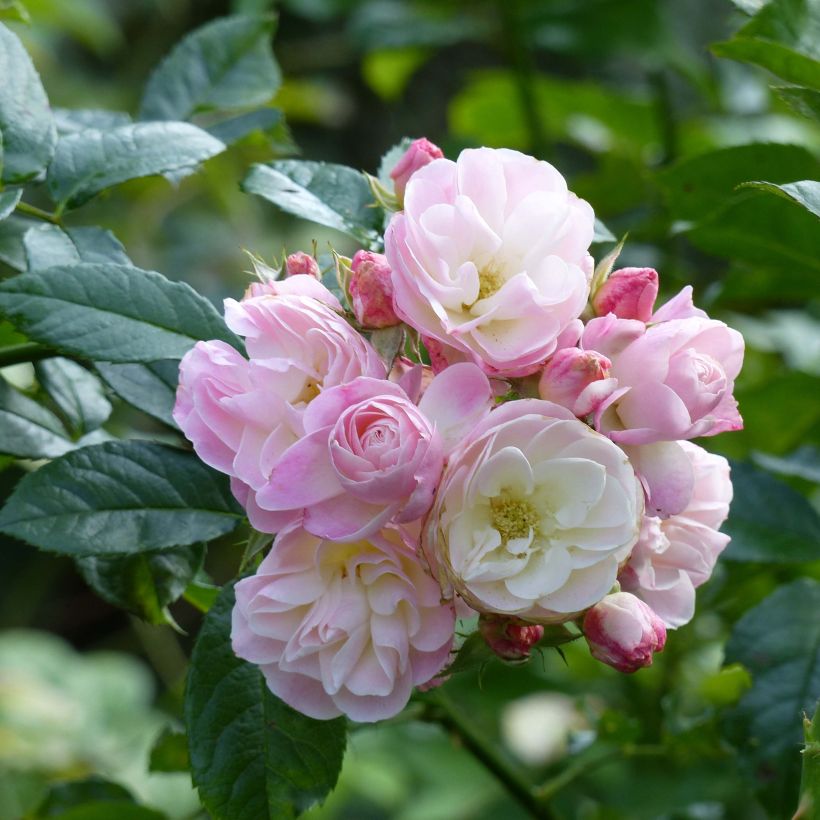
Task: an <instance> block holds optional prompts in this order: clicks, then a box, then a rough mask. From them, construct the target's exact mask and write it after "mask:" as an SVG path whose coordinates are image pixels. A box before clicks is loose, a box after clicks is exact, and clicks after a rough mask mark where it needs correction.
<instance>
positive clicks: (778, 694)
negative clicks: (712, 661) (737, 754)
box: [726, 578, 820, 817]
mask: <svg viewBox="0 0 820 820" xmlns="http://www.w3.org/2000/svg"><path fill="white" fill-rule="evenodd" d="M818 612H820V584H818V583H817V582H816V581H812V580H809V579H806V578H804V579H801V580H798V581H794V582H793V583H791V584H788V585H787V586H782V587H780V588H779V589H778V590H776V591H775V592H774V593H773V594H772V595H770V596H769V597H768V598H766V599H765V600H764V601H763V602H762V603H761V604H760V605H759V606H757V607H755V608H754V609H752V610H751V611H749V612H747V613H746V614H745V615H744V616H743V617H742V618H741V619H740V620H739V621H738V622H737V624H736V625H735V628H734V631H733V632H732V636H731V638H730V639H729V643H728V644H727V646H726V662H727V663H742V664H743V665H744V666H745V667H746V668H747V669H748V670H749V672H751V674H752V680H753V685H752V688H751V689H750V690H749V691H748V692H747V693H746V694H745V695H744V696H743V698H742V699H741V701H740V703H739V704H738V706H737V708H736V709H734V710H733V711H732V713H731V714H730V721H729V724H730V727H731V734H732V737H733V738H734V739H735V741H736V742H737V743H738V745H739V746H740V747H741V750H742V752H743V754H744V757H745V759H746V761H747V762H748V764H749V765H750V766H751V768H752V771H753V774H754V776H755V779H756V780H757V785H758V786H759V787H760V788H761V789H763V790H764V794H765V798H766V801H767V802H768V803H769V804H770V805H771V806H773V807H774V808H775V812H774V814H775V816H777V817H790V816H791V814H792V812H793V811H794V807H795V803H796V795H797V786H798V781H799V772H800V751H799V749H800V745H799V744H800V741H801V736H802V732H801V728H802V727H801V718H802V713H803V712H810V711H811V709H813V707H814V705H815V703H816V701H817V695H818V692H820V618H818V617H817V613H818Z"/></svg>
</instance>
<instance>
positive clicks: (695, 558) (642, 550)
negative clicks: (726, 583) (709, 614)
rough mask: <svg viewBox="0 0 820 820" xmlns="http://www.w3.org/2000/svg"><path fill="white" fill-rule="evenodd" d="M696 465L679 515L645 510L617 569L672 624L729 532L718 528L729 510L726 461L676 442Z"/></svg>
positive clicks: (688, 613) (684, 619)
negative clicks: (633, 541) (660, 515)
mask: <svg viewBox="0 0 820 820" xmlns="http://www.w3.org/2000/svg"><path fill="white" fill-rule="evenodd" d="M680 446H681V447H682V448H683V450H684V452H685V454H686V456H687V457H688V458H689V460H690V462H691V465H692V468H693V471H694V479H695V480H694V488H693V490H692V493H691V500H690V502H689V504H688V506H687V507H686V509H685V510H683V511H682V512H681V513H680V514H679V515H673V516H671V517H670V518H668V519H666V520H665V521H664V520H661V519H660V518H656V517H650V516H646V517H645V518H644V521H643V526H642V527H641V534H640V537H639V538H638V543H637V544H636V545H635V548H634V549H633V551H632V554H631V555H630V557H629V561H628V563H627V564H626V566H625V567H624V568H623V569H622V570H621V574H620V576H619V580H620V582H621V586H622V587H623V588H624V589H626V590H629V591H630V592H633V593H634V594H635V595H637V596H638V597H639V598H641V599H643V600H644V601H646V603H647V604H649V606H651V607H652V609H653V610H655V612H657V614H658V615H659V616H660V617H661V618H662V619H663V620H664V622H665V623H666V625H667V626H668V627H670V628H673V629H674V628H676V627H679V626H683V624H685V623H688V622H689V621H690V620H691V619H692V616H693V614H694V612H695V588H696V587H699V586H700V585H701V584H703V583H704V582H705V581H707V580H708V579H709V577H710V575H711V574H712V570H713V569H714V566H715V562H716V561H717V558H718V555H720V553H721V552H722V551H723V550H724V549H725V548H726V545H727V544H728V543H729V536H728V535H724V534H723V533H721V532H718V529H719V528H720V526H721V525H722V524H723V522H724V521H725V520H726V517H727V516H728V514H729V504H730V503H731V500H732V482H731V479H730V477H729V463H728V462H727V461H726V459H725V458H723V457H722V456H718V455H715V454H713V453H709V452H707V451H706V450H704V449H702V448H701V447H698V446H697V445H695V444H692V443H691V442H688V441H684V442H680Z"/></svg>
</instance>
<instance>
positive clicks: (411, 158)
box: [390, 137, 444, 203]
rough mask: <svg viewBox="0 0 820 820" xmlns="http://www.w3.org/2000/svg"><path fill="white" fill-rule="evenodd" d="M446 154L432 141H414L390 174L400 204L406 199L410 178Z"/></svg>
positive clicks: (423, 138)
mask: <svg viewBox="0 0 820 820" xmlns="http://www.w3.org/2000/svg"><path fill="white" fill-rule="evenodd" d="M443 156H444V154H443V153H442V151H441V148H439V147H438V145H433V143H432V142H430V140H428V139H426V138H425V137H422V138H421V139H417V140H413V142H411V143H410V147H409V148H408V149H407V150H406V151H405V152H404V154H403V155H402V158H401V159H400V160H399V161H398V162H397V163H396V167H395V168H393V170H392V171H391V172H390V178H391V179H392V180H393V187H394V189H395V191H396V198H397V199H398V200H399V203H401V202H402V200H403V199H404V191H405V189H406V188H407V182H408V181H409V179H410V177H411V176H413V174H415V173H416V171H418V170H419V168H424V166H425V165H429V164H430V163H431V162H432V161H433V160H434V159H441V158H442V157H443Z"/></svg>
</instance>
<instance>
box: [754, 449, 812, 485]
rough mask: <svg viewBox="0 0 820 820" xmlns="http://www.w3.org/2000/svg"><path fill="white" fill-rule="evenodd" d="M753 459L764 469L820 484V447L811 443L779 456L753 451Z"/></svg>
mask: <svg viewBox="0 0 820 820" xmlns="http://www.w3.org/2000/svg"><path fill="white" fill-rule="evenodd" d="M752 459H753V460H754V462H755V463H756V464H759V465H760V466H761V467H763V469H764V470H769V471H770V472H773V473H778V474H779V475H786V476H794V477H796V478H802V479H804V480H805V481H813V482H814V483H815V484H820V448H818V447H814V446H812V445H811V444H805V445H803V446H802V447H798V448H797V449H796V450H795V451H794V452H793V453H789V455H787V456H779V457H778V456H773V455H771V454H770V453H753V454H752Z"/></svg>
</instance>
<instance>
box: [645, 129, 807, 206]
mask: <svg viewBox="0 0 820 820" xmlns="http://www.w3.org/2000/svg"><path fill="white" fill-rule="evenodd" d="M818 172H820V163H818V161H817V159H816V158H815V157H814V155H813V154H812V153H811V152H810V151H807V150H806V149H805V148H801V147H800V146H798V145H778V144H776V143H753V144H751V145H738V146H733V147H731V148H720V149H718V150H717V151H709V152H707V153H705V154H699V155H697V156H694V157H691V158H689V159H684V160H682V161H681V162H678V163H677V164H676V165H674V166H673V167H672V168H670V169H669V170H667V171H664V172H663V173H661V174H660V176H659V178H658V181H659V183H660V186H661V190H662V191H663V194H664V196H665V199H666V202H667V205H668V207H669V210H670V212H671V213H672V216H673V217H674V218H675V219H687V220H695V221H697V220H701V219H703V218H704V217H707V216H708V215H709V214H710V213H712V212H714V211H716V210H718V209H719V208H722V207H723V206H725V205H726V203H727V200H728V199H730V198H731V197H732V194H733V192H734V190H735V188H736V187H737V186H738V185H741V184H742V183H744V182H748V180H750V179H761V178H763V179H767V180H769V181H771V182H775V183H782V182H791V181H792V180H795V179H811V178H812V177H815V176H817V174H818Z"/></svg>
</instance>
